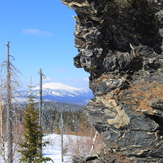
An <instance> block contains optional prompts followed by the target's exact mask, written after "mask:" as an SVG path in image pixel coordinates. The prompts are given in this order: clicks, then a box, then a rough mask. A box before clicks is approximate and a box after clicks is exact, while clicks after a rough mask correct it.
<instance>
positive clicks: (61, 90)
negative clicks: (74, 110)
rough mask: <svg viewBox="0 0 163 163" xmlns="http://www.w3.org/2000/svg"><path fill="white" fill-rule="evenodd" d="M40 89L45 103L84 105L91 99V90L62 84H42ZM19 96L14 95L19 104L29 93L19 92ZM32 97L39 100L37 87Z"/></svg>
mask: <svg viewBox="0 0 163 163" xmlns="http://www.w3.org/2000/svg"><path fill="white" fill-rule="evenodd" d="M42 88H43V92H42V95H43V96H42V97H43V100H46V101H58V102H64V103H73V104H81V105H86V104H87V103H88V101H89V100H90V99H91V98H93V94H92V92H91V90H88V89H83V88H75V87H71V86H68V85H65V84H62V83H46V84H43V86H42ZM20 94H21V95H20ZM20 94H17V95H16V97H15V98H16V100H17V101H19V102H22V101H24V102H25V101H27V96H28V95H29V91H27V90H23V91H20ZM33 95H34V96H35V97H36V101H37V100H39V86H38V87H36V88H33Z"/></svg>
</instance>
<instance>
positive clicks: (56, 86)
mask: <svg viewBox="0 0 163 163" xmlns="http://www.w3.org/2000/svg"><path fill="white" fill-rule="evenodd" d="M42 88H43V90H44V89H51V90H66V91H70V90H71V91H72V90H74V91H87V90H86V89H83V88H75V87H71V86H68V85H65V84H62V83H45V84H43V85H42ZM37 89H39V86H38V87H36V88H34V90H37Z"/></svg>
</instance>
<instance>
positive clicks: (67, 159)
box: [0, 134, 91, 163]
mask: <svg viewBox="0 0 163 163" xmlns="http://www.w3.org/2000/svg"><path fill="white" fill-rule="evenodd" d="M90 140H91V139H90V138H88V137H83V136H82V137H81V136H75V135H63V147H64V148H63V149H64V151H65V155H64V157H63V158H64V163H72V159H71V156H72V155H74V154H75V152H76V151H77V153H78V154H79V153H80V154H81V155H82V154H88V150H87V149H85V147H86V144H88V145H89V143H88V142H90ZM43 141H48V142H49V144H47V145H46V146H45V147H43V151H42V153H43V156H44V157H50V158H51V159H52V160H53V161H54V162H55V163H62V156H61V135H57V134H48V135H46V136H44V137H43ZM81 141H83V142H82V143H81V144H83V146H79V142H81ZM85 141H86V142H85ZM5 146H6V143H5ZM74 147H75V148H74ZM14 148H17V149H18V146H17V145H16V147H15V144H14ZM5 149H7V148H6V147H5ZM89 149H90V148H89ZM5 151H7V150H5ZM1 155H2V153H0V163H4V161H3V159H2V156H1ZM5 155H6V152H5ZM19 157H20V154H19V153H18V152H16V150H15V152H14V162H13V163H19ZM6 158H7V156H6ZM48 163H52V161H49V162H48Z"/></svg>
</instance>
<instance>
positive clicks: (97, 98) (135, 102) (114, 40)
mask: <svg viewBox="0 0 163 163" xmlns="http://www.w3.org/2000/svg"><path fill="white" fill-rule="evenodd" d="M62 3H64V4H65V5H67V6H68V7H69V8H71V9H73V10H75V12H76V14H77V15H76V16H75V17H74V18H75V20H76V26H75V32H74V35H75V47H76V48H77V49H78V54H77V56H76V57H74V64H75V66H76V67H77V68H84V70H85V71H87V72H89V73H90V88H91V89H92V91H93V93H94V99H92V100H91V101H90V103H89V104H88V106H87V112H88V115H89V118H90V121H91V122H92V124H93V125H94V126H95V127H96V129H97V131H98V132H100V133H101V134H102V136H103V141H104V143H105V150H104V151H103V152H102V153H101V160H102V161H103V162H106V163H111V162H135V163H138V162H141V163H148V162H149V163H150V162H151V163H152V162H160V163H161V162H163V159H162V158H163V0H62Z"/></svg>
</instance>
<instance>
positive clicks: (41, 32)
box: [0, 0, 89, 88]
mask: <svg viewBox="0 0 163 163" xmlns="http://www.w3.org/2000/svg"><path fill="white" fill-rule="evenodd" d="M0 11H1V14H0V22H1V26H0V62H2V61H4V60H5V59H6V46H5V43H6V42H7V41H10V42H11V43H10V55H12V56H14V58H15V61H12V63H13V64H14V66H15V67H16V68H17V69H19V70H20V71H21V72H22V74H23V76H21V75H20V80H21V82H22V83H23V84H24V86H26V85H29V81H30V77H31V76H32V82H33V85H37V84H39V74H38V71H39V69H40V68H42V70H43V74H44V75H45V76H46V77H47V79H48V81H49V82H60V83H63V84H67V85H70V86H74V87H79V88H88V77H89V74H88V73H86V72H85V71H84V69H79V68H76V67H75V66H74V63H73V57H75V56H76V55H77V53H78V52H77V49H76V48H75V46H74V35H73V32H74V26H75V21H74V18H73V16H74V15H76V14H75V12H74V11H73V10H71V9H69V8H68V7H67V6H65V5H63V4H62V3H61V2H60V1H59V0H4V1H1V2H0ZM44 82H46V81H44Z"/></svg>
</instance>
